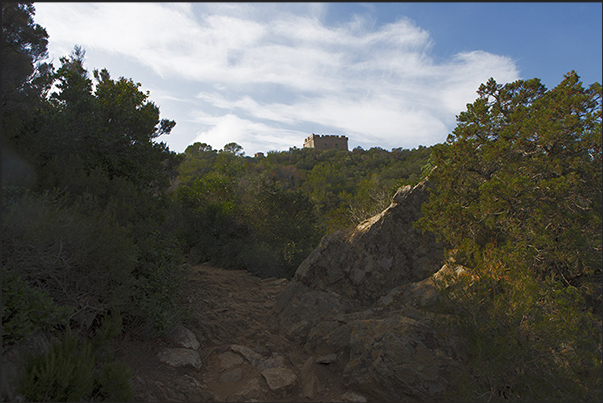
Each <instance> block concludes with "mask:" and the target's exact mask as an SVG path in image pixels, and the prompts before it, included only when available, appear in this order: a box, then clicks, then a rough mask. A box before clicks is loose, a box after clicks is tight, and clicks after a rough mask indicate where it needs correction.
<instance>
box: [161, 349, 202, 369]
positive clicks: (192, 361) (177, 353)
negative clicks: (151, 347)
mask: <svg viewBox="0 0 603 403" xmlns="http://www.w3.org/2000/svg"><path fill="white" fill-rule="evenodd" d="M157 358H159V361H161V362H163V363H165V364H167V365H170V366H172V367H184V366H187V365H190V366H192V367H194V368H196V369H200V368H201V365H202V364H201V357H199V353H197V352H196V351H195V350H191V349H188V348H166V349H164V350H163V351H161V352H160V353H159V354H157Z"/></svg>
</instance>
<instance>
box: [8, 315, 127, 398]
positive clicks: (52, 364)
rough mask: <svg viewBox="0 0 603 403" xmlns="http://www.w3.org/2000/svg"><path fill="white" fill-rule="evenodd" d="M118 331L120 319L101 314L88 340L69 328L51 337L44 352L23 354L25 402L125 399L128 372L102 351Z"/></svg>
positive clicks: (20, 388) (21, 389)
mask: <svg viewBox="0 0 603 403" xmlns="http://www.w3.org/2000/svg"><path fill="white" fill-rule="evenodd" d="M120 331H121V318H120V317H119V316H118V315H117V316H113V317H111V316H109V317H105V318H104V320H103V327H102V328H101V329H100V330H99V331H98V332H97V335H96V336H95V337H94V338H93V340H92V341H91V340H90V339H83V341H80V340H79V338H78V336H77V335H76V334H73V333H72V332H71V328H69V327H67V328H66V330H65V331H64V332H63V333H62V334H61V335H60V337H59V338H57V339H54V340H53V341H52V342H51V343H50V346H49V348H48V351H47V352H46V353H43V352H32V353H30V354H29V355H28V356H27V357H26V361H25V366H24V372H23V375H22V377H21V379H20V382H19V391H20V393H21V394H22V395H23V396H25V398H26V399H28V400H29V401H36V402H43V401H50V402H60V401H69V402H70V401H82V400H91V401H129V400H131V399H132V398H133V397H134V391H133V389H132V385H131V383H130V379H131V373H130V371H129V369H128V368H127V366H125V365H124V364H123V363H120V362H117V361H113V360H112V357H111V355H108V354H106V347H107V343H108V342H109V339H110V338H111V337H114V336H115V335H116V333H119V332H120Z"/></svg>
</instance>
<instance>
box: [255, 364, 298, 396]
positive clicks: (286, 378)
mask: <svg viewBox="0 0 603 403" xmlns="http://www.w3.org/2000/svg"><path fill="white" fill-rule="evenodd" d="M262 376H263V377H264V378H265V379H266V383H267V384H268V387H269V388H270V390H272V391H274V392H276V393H278V394H280V395H281V396H282V397H286V396H287V394H288V393H289V392H291V391H292V390H293V389H295V385H296V383H297V376H296V375H295V374H294V373H293V371H291V370H290V369H289V368H283V367H279V368H268V369H266V370H264V371H262Z"/></svg>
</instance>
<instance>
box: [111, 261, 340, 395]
mask: <svg viewBox="0 0 603 403" xmlns="http://www.w3.org/2000/svg"><path fill="white" fill-rule="evenodd" d="M287 284H288V281H287V280H286V279H275V278H272V279H260V278H258V277H255V276H253V275H251V274H250V273H248V272H246V271H240V270H224V269H219V268H214V267H210V266H205V265H200V266H195V267H192V268H191V270H190V272H189V278H188V281H187V282H186V284H185V287H184V290H183V302H184V304H185V306H186V307H187V309H189V312H190V316H191V317H192V321H191V322H190V323H188V324H187V327H188V328H189V329H190V330H191V331H192V332H193V333H194V334H195V335H196V336H197V339H198V341H199V342H200V347H199V348H198V350H197V351H198V353H199V356H200V357H201V362H202V366H201V368H199V369H196V368H193V367H192V366H186V367H172V366H169V365H167V364H164V363H162V362H161V361H160V360H159V359H158V358H157V354H158V353H159V352H160V351H162V350H163V349H165V348H169V347H175V346H173V345H171V344H170V343H169V342H167V341H165V340H163V339H157V340H151V341H146V342H140V341H128V340H124V341H122V342H121V345H120V348H119V351H120V352H121V353H120V356H121V357H122V358H123V359H124V360H125V361H126V363H127V364H128V365H129V366H130V368H131V370H132V373H133V376H134V382H135V389H136V396H135V399H134V400H135V401H182V402H185V401H187V402H189V401H196V402H202V401H260V402H265V401H281V402H293V401H295V402H302V401H320V402H329V401H341V400H342V399H341V396H342V394H343V393H344V392H345V389H344V388H343V387H342V385H341V381H340V379H339V377H338V376H335V375H334V374H331V373H330V372H329V370H328V368H326V367H327V366H322V365H316V366H315V367H316V368H315V369H314V372H315V374H316V376H317V377H318V378H319V383H320V384H321V385H322V386H321V388H320V390H319V391H318V392H319V393H317V394H315V396H314V397H313V398H312V399H309V398H307V397H306V396H305V394H304V392H303V388H302V381H301V380H302V367H303V366H304V363H306V361H307V360H308V359H309V358H310V357H309V355H308V354H307V353H305V352H304V351H303V348H302V347H301V346H299V345H295V344H293V343H291V342H290V341H289V340H287V339H285V338H284V337H282V336H280V335H279V334H278V326H277V323H276V318H275V316H274V315H273V314H272V313H271V308H272V306H273V304H274V301H275V299H276V296H277V295H278V294H279V293H280V292H281V291H283V290H284V289H285V288H286V286H287ZM233 345H234V346H242V347H243V348H242V349H240V350H242V351H239V352H238V353H237V351H233V348H232V346H233ZM237 348H238V347H235V349H237ZM249 351H252V352H251V353H250V352H249ZM241 353H243V354H241ZM246 354H247V355H248V356H249V355H251V356H252V357H251V359H250V358H249V357H247V358H248V359H245V358H244V356H245V355H246ZM252 361H255V363H252ZM259 361H261V362H262V364H261V365H258V362H259ZM271 363H272V364H274V363H279V365H282V366H285V367H287V368H289V369H290V370H291V371H292V372H293V373H294V374H295V376H296V378H297V380H296V382H295V386H294V387H292V388H289V390H288V391H287V392H286V393H285V394H284V393H283V392H282V391H278V390H272V389H271V388H270V387H269V385H268V384H267V382H266V379H265V377H264V376H262V369H266V367H270V366H271V365H270V364H271ZM262 365H263V367H262Z"/></svg>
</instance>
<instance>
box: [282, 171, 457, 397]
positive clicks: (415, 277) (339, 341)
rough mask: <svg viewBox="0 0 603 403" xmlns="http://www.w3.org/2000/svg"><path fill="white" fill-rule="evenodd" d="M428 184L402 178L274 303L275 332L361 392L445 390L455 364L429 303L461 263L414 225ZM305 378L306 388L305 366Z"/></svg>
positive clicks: (439, 393) (451, 343) (329, 242)
mask: <svg viewBox="0 0 603 403" xmlns="http://www.w3.org/2000/svg"><path fill="white" fill-rule="evenodd" d="M428 187H429V183H428V182H427V181H426V180H425V181H422V182H420V183H419V184H418V185H417V186H415V187H410V186H406V187H402V188H400V189H399V190H398V192H397V193H396V195H395V196H394V198H393V200H392V204H391V205H390V206H389V207H388V208H387V209H385V210H384V211H383V212H381V213H380V214H378V215H376V216H374V217H372V218H371V219H369V220H366V221H364V222H362V223H360V224H359V225H358V226H356V227H355V228H353V229H350V230H347V231H340V232H336V233H334V234H331V235H329V236H326V237H324V238H323V239H322V240H321V242H320V245H319V246H318V247H317V248H316V250H314V251H313V252H312V253H311V254H310V256H308V258H307V259H306V260H304V262H302V264H301V265H300V266H299V268H298V269H297V272H296V273H295V276H294V278H293V280H292V281H291V282H290V284H289V286H288V287H287V288H286V289H285V290H284V291H283V292H282V293H281V294H280V295H279V296H278V298H277V300H276V302H275V305H274V307H273V310H274V311H275V313H276V314H277V315H278V318H279V325H280V329H281V333H282V334H284V335H285V336H287V337H289V338H290V339H293V340H297V341H298V342H300V343H301V344H303V345H304V348H305V350H306V352H307V353H308V354H309V355H310V356H312V357H318V360H319V361H320V362H321V363H322V364H326V365H328V368H329V370H330V371H333V372H334V373H337V374H338V375H339V376H341V377H342V379H344V381H345V383H346V386H347V387H348V388H349V389H350V393H353V391H355V392H360V393H362V395H358V396H367V397H370V398H371V399H376V400H379V401H400V400H404V401H406V400H409V401H437V400H442V399H443V396H444V393H445V391H446V389H447V387H448V385H449V379H450V376H451V373H453V372H454V371H455V368H457V367H458V365H459V364H458V358H459V349H458V344H459V343H458V340H456V339H455V337H454V335H452V334H445V335H442V332H441V328H439V327H438V325H437V323H439V322H438V320H440V319H442V318H443V316H441V315H440V316H438V314H436V313H434V312H429V310H430V309H431V308H432V307H433V306H434V305H435V302H436V301H437V299H438V298H439V296H440V293H439V288H438V285H437V284H436V282H437V281H436V280H438V279H443V278H446V279H451V278H453V277H454V276H456V275H458V274H459V273H460V272H462V268H460V267H457V266H454V265H453V264H452V263H449V264H444V265H443V266H442V263H443V260H444V250H443V247H442V245H440V244H439V243H437V242H436V240H435V236H434V235H433V234H429V233H422V232H421V231H419V230H418V229H416V228H415V227H414V226H413V224H414V223H415V221H416V220H417V219H418V218H420V217H421V205H422V204H423V203H424V202H425V201H426V200H427V198H428ZM438 329H440V330H438ZM306 366H307V367H308V368H310V367H311V365H310V364H307V365H306ZM308 368H306V369H308ZM302 380H303V384H304V385H303V386H304V393H306V395H310V396H311V395H313V394H314V393H315V385H314V383H313V378H312V376H311V374H310V373H308V374H305V376H303V379H302ZM306 389H307V390H306Z"/></svg>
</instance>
